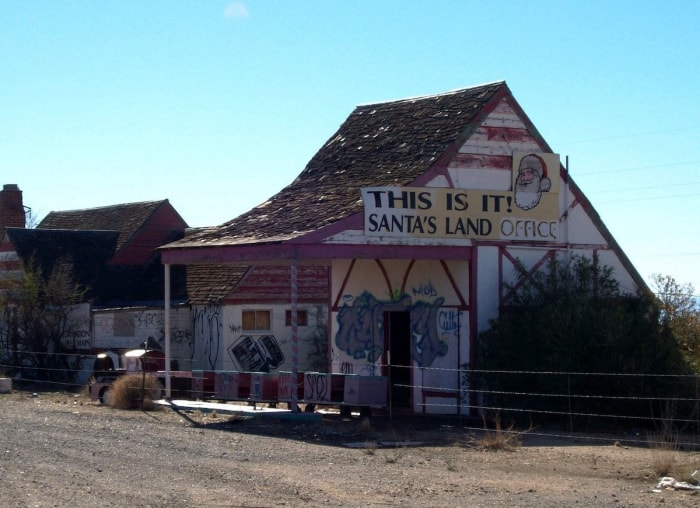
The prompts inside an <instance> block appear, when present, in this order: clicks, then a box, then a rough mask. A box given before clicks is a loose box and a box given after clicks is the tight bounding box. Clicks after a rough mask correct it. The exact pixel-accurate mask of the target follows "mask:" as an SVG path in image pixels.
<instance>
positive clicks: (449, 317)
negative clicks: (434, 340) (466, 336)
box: [438, 309, 459, 336]
mask: <svg viewBox="0 0 700 508" xmlns="http://www.w3.org/2000/svg"><path fill="white" fill-rule="evenodd" d="M458 317H459V315H458V313H457V312H456V311H455V310H452V309H447V310H441V311H440V314H439V315H438V328H439V329H440V330H441V331H442V333H443V334H454V335H455V336H457V334H458V332H459V319H458Z"/></svg>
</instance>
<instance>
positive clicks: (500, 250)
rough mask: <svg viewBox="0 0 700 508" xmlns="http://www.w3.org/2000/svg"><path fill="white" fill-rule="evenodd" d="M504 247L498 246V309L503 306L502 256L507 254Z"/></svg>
mask: <svg viewBox="0 0 700 508" xmlns="http://www.w3.org/2000/svg"><path fill="white" fill-rule="evenodd" d="M507 254H508V251H506V249H505V247H503V246H502V245H500V246H499V247H498V309H499V312H500V309H502V308H503V256H504V255H507Z"/></svg>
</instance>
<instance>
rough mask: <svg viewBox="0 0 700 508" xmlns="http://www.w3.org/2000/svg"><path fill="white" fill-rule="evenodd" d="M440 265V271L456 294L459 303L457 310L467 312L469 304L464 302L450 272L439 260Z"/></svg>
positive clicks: (443, 261)
mask: <svg viewBox="0 0 700 508" xmlns="http://www.w3.org/2000/svg"><path fill="white" fill-rule="evenodd" d="M440 264H441V265H442V269H443V270H444V271H445V275H447V280H449V281H450V284H451V285H452V289H453V290H454V292H455V293H456V294H457V298H459V303H460V307H459V310H469V304H468V303H467V302H466V301H465V299H464V295H463V294H462V292H461V291H460V290H459V287H458V286H457V284H456V283H455V279H454V277H453V276H452V272H451V271H450V267H449V266H447V263H446V262H445V260H444V259H441V260H440Z"/></svg>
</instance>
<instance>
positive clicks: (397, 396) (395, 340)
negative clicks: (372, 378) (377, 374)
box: [384, 311, 412, 407]
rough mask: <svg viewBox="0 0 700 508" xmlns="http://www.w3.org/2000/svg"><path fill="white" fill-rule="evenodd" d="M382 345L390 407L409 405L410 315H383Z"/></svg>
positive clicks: (390, 313) (404, 313) (394, 313)
mask: <svg viewBox="0 0 700 508" xmlns="http://www.w3.org/2000/svg"><path fill="white" fill-rule="evenodd" d="M384 333H385V337H384V344H385V345H386V348H387V353H388V354H387V355H386V358H387V363H388V375H389V381H390V383H391V384H390V388H389V390H390V391H389V396H390V403H391V405H392V407H410V405H411V370H412V369H411V313H410V312H409V311H392V312H385V313H384Z"/></svg>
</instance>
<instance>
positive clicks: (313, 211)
mask: <svg viewBox="0 0 700 508" xmlns="http://www.w3.org/2000/svg"><path fill="white" fill-rule="evenodd" d="M499 92H508V89H507V86H506V85H505V83H504V82H496V83H490V84H486V85H480V86H475V87H472V88H465V89H461V90H455V91H452V92H448V93H443V94H438V95H430V96H424V97H416V98H411V99H403V100H396V101H391V102H382V103H377V104H366V105H361V106H358V107H356V108H355V110H354V111H353V112H352V113H351V114H350V116H349V117H348V118H347V120H345V122H344V123H343V124H342V125H341V126H340V128H339V129H338V131H337V132H336V133H335V134H334V135H333V136H331V138H330V139H329V140H328V141H327V142H326V143H325V144H324V145H323V147H322V148H321V149H320V150H319V151H318V152H317V153H316V155H315V156H314V157H313V158H312V159H311V161H309V163H308V164H307V166H306V168H304V170H303V171H302V172H301V174H300V175H299V176H298V177H297V178H296V180H294V182H292V183H291V184H290V185H288V186H287V187H285V188H284V189H282V190H281V191H280V192H278V193H277V194H275V195H274V196H272V197H271V198H270V199H269V200H268V201H266V202H265V203H263V204H261V205H259V206H257V207H255V208H253V209H252V210H250V211H248V212H246V213H244V214H242V215H240V216H238V217H236V218H235V219H233V220H231V221H229V222H227V223H224V224H222V225H221V226H218V227H212V228H206V229H202V230H200V231H198V232H194V233H192V234H190V235H188V236H187V237H186V238H185V239H183V240H180V241H178V242H174V243H172V244H169V245H168V246H167V247H166V248H170V247H173V248H179V247H185V248H186V247H200V246H201V247H205V246H218V245H236V244H244V243H258V242H265V243H270V242H283V241H285V240H290V239H293V238H296V237H299V236H302V235H304V234H306V233H309V232H312V231H315V230H318V229H320V228H322V227H325V226H328V225H330V224H333V223H334V222H337V221H339V220H341V219H344V218H347V217H349V216H350V215H352V214H354V213H357V212H361V211H362V206H363V205H362V200H361V198H360V196H361V194H360V189H361V188H362V187H367V186H379V187H381V186H394V185H395V186H403V185H408V184H410V183H411V182H413V181H414V180H415V179H416V178H418V177H420V176H421V175H422V174H423V173H424V172H426V171H427V170H428V169H430V168H431V167H432V166H433V165H435V164H436V162H437V161H438V159H439V158H440V157H441V156H443V155H444V154H445V153H446V152H447V151H448V150H449V149H450V148H451V147H453V145H454V144H455V142H456V141H458V140H460V139H464V138H465V137H466V136H467V135H468V134H469V133H470V132H471V129H473V128H474V126H475V124H476V123H477V122H476V121H477V120H478V119H480V118H481V116H482V115H483V114H484V111H483V110H484V107H485V106H486V105H487V104H488V103H489V102H490V101H491V100H492V99H493V98H494V97H495V96H496V95H497V94H498V93H499ZM508 93H509V92H508Z"/></svg>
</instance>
